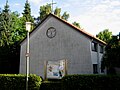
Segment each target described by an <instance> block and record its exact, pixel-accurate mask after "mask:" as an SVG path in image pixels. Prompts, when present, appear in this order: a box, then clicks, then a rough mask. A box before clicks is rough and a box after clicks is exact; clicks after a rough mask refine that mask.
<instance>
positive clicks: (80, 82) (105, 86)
mask: <svg viewBox="0 0 120 90" xmlns="http://www.w3.org/2000/svg"><path fill="white" fill-rule="evenodd" d="M62 90H120V76H108V75H68V76H65V77H63V79H62Z"/></svg>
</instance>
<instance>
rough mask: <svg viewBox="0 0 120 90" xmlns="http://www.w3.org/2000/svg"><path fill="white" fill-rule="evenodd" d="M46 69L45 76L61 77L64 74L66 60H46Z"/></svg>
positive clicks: (51, 77) (50, 77) (49, 77)
mask: <svg viewBox="0 0 120 90" xmlns="http://www.w3.org/2000/svg"><path fill="white" fill-rule="evenodd" d="M46 69H47V70H46V78H48V79H61V78H62V77H63V76H65V75H66V60H59V61H47V62H46Z"/></svg>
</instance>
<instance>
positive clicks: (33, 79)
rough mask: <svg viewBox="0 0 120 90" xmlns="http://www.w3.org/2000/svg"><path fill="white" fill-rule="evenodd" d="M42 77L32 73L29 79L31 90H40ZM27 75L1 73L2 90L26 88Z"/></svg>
mask: <svg viewBox="0 0 120 90" xmlns="http://www.w3.org/2000/svg"><path fill="white" fill-rule="evenodd" d="M41 82H42V79H41V78H40V77H39V76H36V75H30V76H29V80H28V88H29V90H39V88H40V85H41ZM25 85H26V75H21V74H0V90H25Z"/></svg>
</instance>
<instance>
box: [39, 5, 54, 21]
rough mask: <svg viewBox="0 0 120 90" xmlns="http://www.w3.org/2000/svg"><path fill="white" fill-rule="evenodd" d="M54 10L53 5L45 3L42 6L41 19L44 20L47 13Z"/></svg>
mask: <svg viewBox="0 0 120 90" xmlns="http://www.w3.org/2000/svg"><path fill="white" fill-rule="evenodd" d="M51 11H52V8H51V5H50V4H47V5H43V6H40V21H42V20H43V19H44V18H45V17H46V16H47V15H49V14H50V13H51Z"/></svg>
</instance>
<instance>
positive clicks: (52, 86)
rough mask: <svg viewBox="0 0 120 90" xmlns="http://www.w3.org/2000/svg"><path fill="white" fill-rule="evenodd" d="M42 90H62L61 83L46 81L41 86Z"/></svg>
mask: <svg viewBox="0 0 120 90" xmlns="http://www.w3.org/2000/svg"><path fill="white" fill-rule="evenodd" d="M40 90H61V82H60V81H44V82H42V84H41V86H40Z"/></svg>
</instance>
